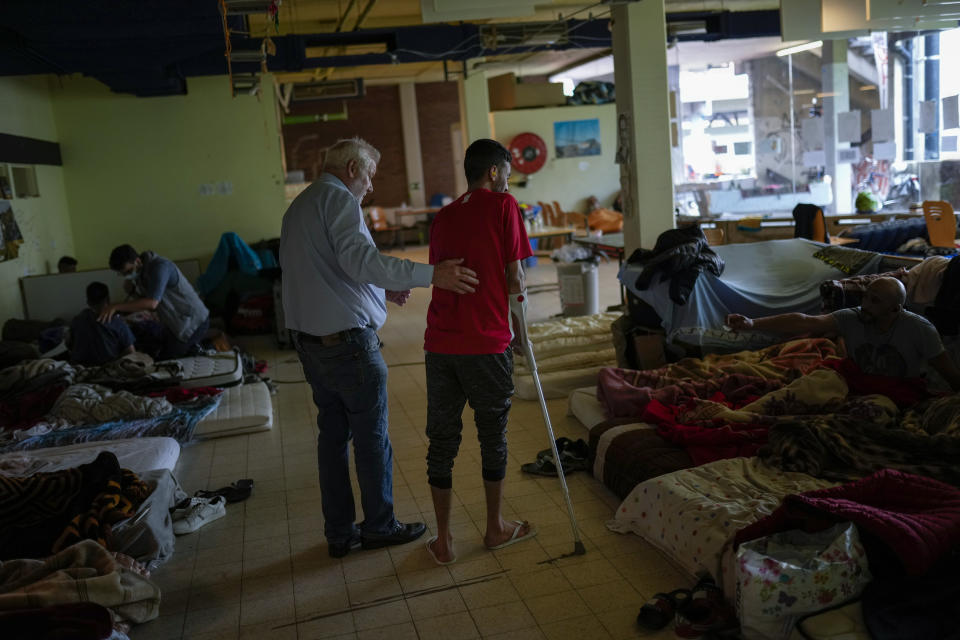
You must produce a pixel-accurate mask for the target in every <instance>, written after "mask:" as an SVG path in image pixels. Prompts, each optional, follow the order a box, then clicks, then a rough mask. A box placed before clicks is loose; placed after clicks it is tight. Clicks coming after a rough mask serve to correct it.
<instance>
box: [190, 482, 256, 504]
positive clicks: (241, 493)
mask: <svg viewBox="0 0 960 640" xmlns="http://www.w3.org/2000/svg"><path fill="white" fill-rule="evenodd" d="M251 492H253V480H251V479H249V478H246V479H243V480H237V481H236V482H234V483H233V484H231V485H230V486H229V487H220V488H219V489H217V490H216V491H205V490H203V489H201V490H200V491H197V492H196V493H195V494H193V495H194V496H196V497H198V498H215V497H217V496H223V497H224V498H226V500H227V503H228V504H232V503H234V502H242V501H244V500H246V499H247V498H249V497H250V494H251Z"/></svg>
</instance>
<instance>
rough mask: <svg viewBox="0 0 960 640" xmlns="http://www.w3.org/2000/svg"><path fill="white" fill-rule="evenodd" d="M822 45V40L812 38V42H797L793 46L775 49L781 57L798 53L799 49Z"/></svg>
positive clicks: (814, 47) (805, 49)
mask: <svg viewBox="0 0 960 640" xmlns="http://www.w3.org/2000/svg"><path fill="white" fill-rule="evenodd" d="M822 46H823V40H814V41H813V42H807V43H806V44H798V45H796V46H795V47H787V48H786V49H780V50H779V51H777V55H778V56H780V57H781V58H782V57H783V56H790V55H793V54H795V53H800V52H801V51H809V50H810V49H818V48H820V47H822Z"/></svg>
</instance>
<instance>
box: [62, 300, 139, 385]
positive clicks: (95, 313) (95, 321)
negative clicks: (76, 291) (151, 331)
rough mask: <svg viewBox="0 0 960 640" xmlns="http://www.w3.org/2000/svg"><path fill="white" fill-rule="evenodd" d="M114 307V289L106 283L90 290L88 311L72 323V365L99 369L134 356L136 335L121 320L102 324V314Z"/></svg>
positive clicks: (69, 341) (68, 345) (117, 318)
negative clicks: (109, 363)
mask: <svg viewBox="0 0 960 640" xmlns="http://www.w3.org/2000/svg"><path fill="white" fill-rule="evenodd" d="M109 304H110V289H108V288H107V285H105V284H104V283H102V282H91V283H90V284H89V285H88V286H87V308H86V309H84V310H83V311H81V312H80V313H79V314H77V316H76V317H75V318H74V319H73V321H71V322H70V338H69V339H68V340H67V347H68V348H69V349H70V362H72V363H74V364H82V365H84V366H87V367H98V366H100V365H104V364H106V363H108V362H113V361H114V360H116V359H117V358H120V357H122V356H125V355H127V354H128V353H133V352H134V348H133V342H134V339H133V332H132V331H130V327H128V326H127V323H126V322H124V321H123V318H121V317H119V316H113V317H112V318H110V321H109V322H100V321H99V318H100V314H102V313H103V310H104V309H105V308H106V307H107V306H109Z"/></svg>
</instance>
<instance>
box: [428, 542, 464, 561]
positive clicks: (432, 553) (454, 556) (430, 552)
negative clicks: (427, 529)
mask: <svg viewBox="0 0 960 640" xmlns="http://www.w3.org/2000/svg"><path fill="white" fill-rule="evenodd" d="M436 541H437V536H433V537H432V538H430V539H429V540H427V553H429V554H430V557H431V558H433V561H434V562H436V563H437V564H438V565H440V566H441V567H444V566H446V565H448V564H453V563H454V562H456V561H457V555H456V554H454V555H453V557H452V558H450V559H449V560H447V561H446V562H444V561H442V560H440V558H438V557H437V556H436V554H435V553H434V552H433V549H431V548H430V543H431V542H436Z"/></svg>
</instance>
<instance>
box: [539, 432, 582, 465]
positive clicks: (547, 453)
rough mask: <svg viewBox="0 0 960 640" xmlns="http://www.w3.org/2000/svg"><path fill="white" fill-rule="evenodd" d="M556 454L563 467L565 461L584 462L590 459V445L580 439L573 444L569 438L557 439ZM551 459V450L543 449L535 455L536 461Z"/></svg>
mask: <svg viewBox="0 0 960 640" xmlns="http://www.w3.org/2000/svg"><path fill="white" fill-rule="evenodd" d="M557 452H558V453H559V454H560V460H561V461H562V462H563V464H564V466H566V464H567V460H568V459H569V460H584V461H585V460H586V459H587V458H589V457H590V445H588V444H587V443H586V441H585V440H583V439H582V438H581V439H580V440H577V441H576V442H574V441H573V440H571V439H570V438H557ZM547 457H549V458H553V450H552V449H544V450H543V451H541V452H539V453H538V454H537V460H539V459H541V458H547Z"/></svg>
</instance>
